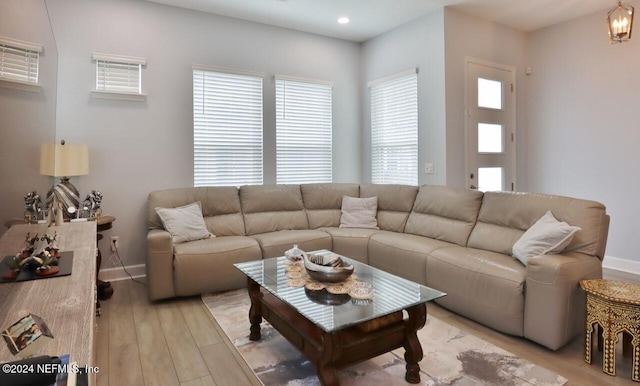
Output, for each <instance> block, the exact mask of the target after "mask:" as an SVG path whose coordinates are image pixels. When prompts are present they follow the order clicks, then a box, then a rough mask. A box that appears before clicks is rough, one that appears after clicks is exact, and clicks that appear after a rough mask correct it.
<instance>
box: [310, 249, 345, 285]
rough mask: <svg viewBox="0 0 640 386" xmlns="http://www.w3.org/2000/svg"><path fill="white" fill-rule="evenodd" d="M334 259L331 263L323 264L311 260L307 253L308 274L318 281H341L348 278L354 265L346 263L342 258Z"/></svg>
mask: <svg viewBox="0 0 640 386" xmlns="http://www.w3.org/2000/svg"><path fill="white" fill-rule="evenodd" d="M337 259H338V260H339V261H337V262H336V261H335V260H334V261H333V262H331V263H329V264H330V265H321V264H316V263H313V262H311V260H309V257H308V256H307V255H304V267H305V269H306V270H307V274H309V276H310V277H311V278H312V279H313V280H316V281H320V282H323V283H339V282H342V281H345V280H347V278H348V277H349V276H351V274H353V265H350V264H347V263H345V262H344V261H343V260H342V259H341V258H339V257H338V258H337Z"/></svg>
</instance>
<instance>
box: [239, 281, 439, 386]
mask: <svg viewBox="0 0 640 386" xmlns="http://www.w3.org/2000/svg"><path fill="white" fill-rule="evenodd" d="M248 287H249V288H248V289H249V297H250V298H251V309H250V310H249V321H250V322H251V332H250V334H249V339H250V340H253V341H255V340H260V323H261V322H262V319H263V318H264V319H266V320H267V321H268V322H269V323H271V325H272V326H273V328H275V329H276V330H277V331H278V332H279V333H280V334H281V335H282V336H284V337H285V338H287V340H288V341H289V342H290V343H291V344H292V345H293V346H294V347H296V348H297V349H298V350H299V351H300V352H302V354H304V355H305V356H306V357H307V359H309V360H310V361H311V362H312V363H314V364H315V365H316V367H317V368H318V378H319V379H320V382H321V383H322V384H323V385H339V384H340V382H339V380H338V376H337V373H336V370H337V369H339V368H342V367H345V366H348V365H351V364H354V363H357V362H360V361H363V360H366V359H370V358H373V357H376V356H378V355H381V354H384V353H386V352H389V351H392V350H395V349H397V348H399V347H404V348H405V355H404V358H405V360H406V362H407V372H406V375H405V380H406V381H407V382H409V383H419V382H420V365H419V364H418V362H420V360H422V346H421V345H420V341H419V340H418V336H417V331H418V330H420V329H421V328H422V327H424V325H425V323H426V320H427V307H426V304H424V303H423V304H419V305H416V306H413V307H410V308H408V309H406V311H407V313H408V314H409V318H408V319H405V320H400V321H397V322H395V323H391V324H389V325H383V326H382V327H380V328H378V329H374V330H372V331H368V332H367V331H365V329H363V328H360V326H357V325H356V326H352V327H348V328H345V329H342V330H339V331H335V332H332V333H328V332H325V331H324V330H322V329H321V328H319V327H318V326H316V325H315V324H313V323H311V322H310V321H309V320H308V319H306V318H305V317H304V316H302V315H300V314H299V313H298V312H297V311H296V310H295V309H294V308H293V307H291V306H289V305H288V304H286V303H284V302H282V301H281V300H279V299H278V298H276V297H275V296H273V295H272V294H270V293H268V292H262V291H261V290H260V285H259V284H258V283H256V282H255V281H253V280H252V279H251V278H249V279H248Z"/></svg>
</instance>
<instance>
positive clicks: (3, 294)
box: [0, 221, 96, 384]
mask: <svg viewBox="0 0 640 386" xmlns="http://www.w3.org/2000/svg"><path fill="white" fill-rule="evenodd" d="M27 232H31V234H32V235H33V234H35V233H38V234H40V235H42V234H44V233H49V234H53V232H57V233H58V239H59V245H60V250H62V251H73V268H72V273H71V275H69V276H61V277H53V278H48V279H39V280H33V281H24V282H16V283H0V299H2V300H1V301H0V328H1V329H3V330H4V329H5V328H7V327H9V326H10V325H12V324H13V323H14V322H15V321H17V320H18V319H20V317H22V316H24V315H25V314H27V313H33V314H35V315H38V316H40V317H42V318H43V319H44V320H45V322H46V323H47V325H48V326H49V329H50V330H51V332H52V333H53V336H54V339H53V341H51V342H50V343H48V344H47V345H46V346H44V347H43V349H42V353H41V354H47V355H52V356H59V355H63V354H70V360H71V361H74V362H77V363H78V365H79V366H81V367H84V366H85V365H87V366H94V364H95V361H94V347H93V339H94V336H93V328H94V324H95V314H96V311H95V296H96V287H95V275H96V258H95V256H96V223H95V221H87V222H77V223H65V224H63V225H61V226H52V227H49V228H47V225H46V224H17V225H13V226H12V227H11V228H10V229H9V230H8V231H7V232H6V233H5V234H4V235H2V238H1V239H0V256H1V257H2V258H4V257H5V256H10V255H15V254H16V253H17V252H18V251H19V249H20V247H21V246H22V244H23V243H24V239H25V236H26V234H27ZM0 346H2V347H0V362H9V361H14V360H17V359H20V358H17V357H14V356H13V355H12V354H11V353H10V352H9V348H8V347H7V346H6V345H5V344H4V342H2V344H0ZM89 379H90V380H89V382H90V384H92V383H93V380H92V376H91V375H90V377H89Z"/></svg>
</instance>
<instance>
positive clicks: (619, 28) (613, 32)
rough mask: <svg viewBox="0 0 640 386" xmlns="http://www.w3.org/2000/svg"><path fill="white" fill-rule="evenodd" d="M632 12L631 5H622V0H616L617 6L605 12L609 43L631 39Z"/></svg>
mask: <svg viewBox="0 0 640 386" xmlns="http://www.w3.org/2000/svg"><path fill="white" fill-rule="evenodd" d="M633 12H634V9H633V7H632V6H630V5H622V1H620V0H618V6H617V7H615V8H614V9H612V10H611V11H609V13H607V28H608V30H609V42H611V44H616V43H623V42H628V41H629V40H630V39H631V28H632V26H633Z"/></svg>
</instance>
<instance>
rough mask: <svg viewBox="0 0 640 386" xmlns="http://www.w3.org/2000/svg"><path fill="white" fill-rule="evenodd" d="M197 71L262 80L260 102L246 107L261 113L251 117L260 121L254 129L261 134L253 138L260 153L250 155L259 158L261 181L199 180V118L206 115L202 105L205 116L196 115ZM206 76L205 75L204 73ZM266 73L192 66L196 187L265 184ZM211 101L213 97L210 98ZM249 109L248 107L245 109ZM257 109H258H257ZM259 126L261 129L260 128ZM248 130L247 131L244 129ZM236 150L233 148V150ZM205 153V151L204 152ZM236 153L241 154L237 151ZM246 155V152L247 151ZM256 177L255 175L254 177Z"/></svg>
mask: <svg viewBox="0 0 640 386" xmlns="http://www.w3.org/2000/svg"><path fill="white" fill-rule="evenodd" d="M196 72H202V73H203V74H204V73H212V74H217V75H219V76H220V77H237V78H245V80H250V79H249V78H253V80H254V81H257V80H259V81H260V86H259V92H256V93H255V95H254V97H256V98H258V97H259V102H256V101H255V100H254V101H253V102H254V104H253V105H251V106H247V105H245V106H244V107H248V110H251V111H253V110H252V108H253V109H258V110H259V113H255V114H254V116H253V117H252V118H249V119H248V120H249V123H250V122H258V121H259V124H257V125H256V126H255V127H253V130H254V131H255V133H256V134H257V133H259V135H257V136H255V137H254V138H253V142H254V143H259V149H260V150H259V153H256V154H253V155H252V156H249V159H252V158H253V159H259V173H258V174H259V181H257V180H253V181H252V180H247V181H244V182H241V183H239V182H237V181H234V182H231V180H227V181H222V182H220V183H210V182H205V181H204V177H203V178H202V179H201V180H200V181H202V182H198V176H197V173H198V170H197V166H196V162H197V156H198V152H197V149H196V147H197V144H196V141H197V133H196V130H197V124H198V120H199V119H205V117H204V109H205V106H204V105H202V109H203V110H202V111H203V116H202V117H198V116H196V113H197V107H199V106H196V104H197V101H196V99H197V98H198V95H197V93H196ZM203 76H204V75H203ZM264 78H265V77H264V74H262V73H257V72H249V71H240V70H230V69H224V68H218V67H211V66H202V65H194V66H193V67H192V87H193V88H192V91H193V101H192V102H193V104H192V106H193V115H192V117H193V168H194V169H193V184H194V186H195V187H198V186H241V185H262V184H264V95H263V93H264ZM205 82H206V80H205V79H203V85H202V87H203V93H202V98H203V100H202V103H205V99H206V98H205V96H204V95H205V91H204V87H205ZM242 96H243V95H240V97H242ZM223 99H224V100H227V99H225V97H222V98H221V99H219V101H222V100H223ZM236 100H237V101H239V102H246V103H249V100H247V99H246V98H244V99H243V98H240V99H236ZM210 101H211V99H210ZM245 110H247V109H245ZM256 111H257V110H256ZM258 127H259V130H258ZM244 132H246V131H244ZM233 151H234V150H232V152H233ZM202 154H204V153H202ZM234 154H237V155H238V154H240V153H238V152H237V150H236V152H235V153H234ZM245 155H246V153H245ZM229 164H230V168H231V170H233V167H234V166H233V165H232V164H233V162H229ZM231 174H233V173H231ZM253 178H255V176H254V177H253ZM213 179H214V178H209V180H213Z"/></svg>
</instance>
